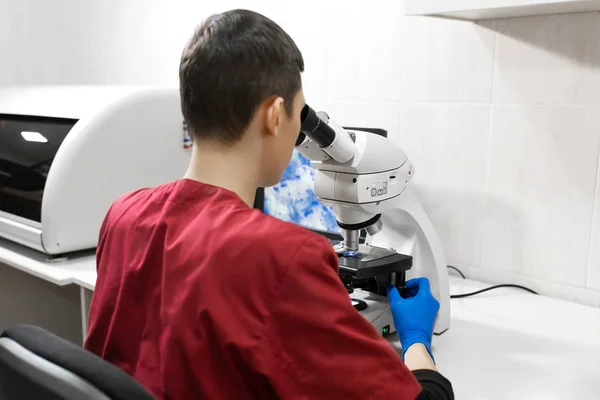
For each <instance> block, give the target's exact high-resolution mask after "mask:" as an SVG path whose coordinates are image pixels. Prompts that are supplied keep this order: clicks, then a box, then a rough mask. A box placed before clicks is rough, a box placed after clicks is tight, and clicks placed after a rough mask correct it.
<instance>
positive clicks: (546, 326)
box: [433, 277, 600, 400]
mask: <svg viewBox="0 0 600 400" xmlns="http://www.w3.org/2000/svg"><path fill="white" fill-rule="evenodd" d="M487 286H490V285H488V284H485V283H480V282H474V281H469V280H462V279H460V278H455V277H451V278H450V293H451V294H458V293H465V292H472V291H474V290H478V289H482V288H484V287H487ZM451 305H452V311H451V312H452V319H451V327H450V329H449V330H448V331H447V332H446V333H444V334H443V335H441V336H439V337H435V338H434V343H433V351H434V356H435V357H436V362H437V366H438V368H439V370H440V372H441V373H442V374H444V375H445V376H446V377H447V378H448V379H450V381H451V382H452V384H453V386H454V391H455V395H456V399H457V400H496V399H497V400H508V399H519V400H534V399H535V400H538V399H539V400H542V399H543V400H554V399H556V400H558V399H560V400H576V399H600V309H598V308H593V307H588V306H583V305H579V304H575V303H570V302H566V301H562V300H557V299H553V298H549V297H544V296H536V295H533V294H530V293H527V292H524V291H520V290H518V289H497V290H493V291H490V292H487V293H483V294H480V295H477V296H474V297H468V298H465V299H453V300H452V303H451Z"/></svg>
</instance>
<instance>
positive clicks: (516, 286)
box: [450, 284, 539, 299]
mask: <svg viewBox="0 0 600 400" xmlns="http://www.w3.org/2000/svg"><path fill="white" fill-rule="evenodd" d="M504 287H511V288H517V289H523V290H526V291H528V292H529V293H533V294H539V293H538V292H536V291H535V290H532V289H529V288H527V287H525V286H521V285H510V284H505V285H495V286H490V287H488V288H485V289H481V290H478V291H476V292H471V293H462V294H453V295H451V296H450V298H451V299H462V298H463V297H469V296H475V295H476V294H480V293H484V292H487V291H488V290H493V289H499V288H504Z"/></svg>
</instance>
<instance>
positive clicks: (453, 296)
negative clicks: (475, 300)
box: [448, 265, 539, 299]
mask: <svg viewBox="0 0 600 400" xmlns="http://www.w3.org/2000/svg"><path fill="white" fill-rule="evenodd" d="M448 268H449V269H453V270H454V271H456V272H458V273H459V274H460V276H462V278H463V279H467V278H466V277H465V274H463V273H462V271H461V270H460V269H458V268H456V267H453V266H452V265H448ZM504 287H510V288H517V289H523V290H526V291H528V292H529V293H533V294H539V293H538V292H536V291H535V290H531V289H529V288H528V287H525V286H521V285H511V284H504V285H496V286H490V287H488V288H485V289H481V290H478V291H476V292H471V293H462V294H453V295H451V296H450V298H451V299H462V298H464V297H469V296H475V295H476V294H481V293H484V292H487V291H489V290H493V289H499V288H504Z"/></svg>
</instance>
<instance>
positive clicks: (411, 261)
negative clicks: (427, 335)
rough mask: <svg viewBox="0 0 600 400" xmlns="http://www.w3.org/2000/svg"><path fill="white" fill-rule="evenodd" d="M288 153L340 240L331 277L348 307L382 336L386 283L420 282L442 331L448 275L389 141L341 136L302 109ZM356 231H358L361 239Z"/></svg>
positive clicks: (406, 166)
mask: <svg viewBox="0 0 600 400" xmlns="http://www.w3.org/2000/svg"><path fill="white" fill-rule="evenodd" d="M301 121H302V124H301V130H300V135H299V136H298V140H297V141H296V149H297V150H298V151H299V152H300V153H301V154H302V155H304V156H305V157H307V158H308V159H309V160H311V164H312V166H313V167H314V168H315V179H314V185H315V195H316V196H317V198H318V199H319V201H320V202H321V203H323V204H324V205H326V206H329V207H331V208H332V209H333V212H334V214H335V216H336V220H337V223H338V225H339V226H340V228H341V231H342V237H343V241H342V242H341V243H340V244H339V245H336V246H335V250H336V252H337V254H338V259H339V274H340V277H341V279H342V281H343V282H344V284H345V285H346V287H347V288H348V293H349V295H350V298H351V301H352V304H353V305H354V306H355V308H356V309H357V310H358V311H359V312H360V313H361V314H362V315H363V316H364V317H365V318H367V319H368V320H369V321H370V322H371V323H372V324H373V325H374V326H375V328H376V329H377V330H378V331H379V332H380V333H381V334H382V335H388V334H391V333H393V332H395V328H394V323H393V319H392V315H391V310H390V306H389V301H388V300H387V297H386V292H387V291H386V287H387V285H388V284H393V285H395V286H396V287H397V288H398V289H399V290H400V293H401V295H403V293H404V288H405V286H404V285H405V281H406V279H409V278H413V277H426V278H428V279H429V281H430V283H431V292H432V294H433V295H434V296H435V298H436V299H437V300H438V301H439V302H440V309H439V312H438V317H437V320H436V324H435V328H434V333H435V334H438V335H439V334H442V333H443V332H445V331H446V330H447V329H448V328H449V326H450V293H449V287H448V270H447V266H446V261H445V258H444V253H443V251H442V247H441V244H440V241H439V238H438V236H437V234H436V232H435V230H434V228H433V225H432V223H431V221H430V219H429V217H428V216H427V214H426V213H425V211H424V210H423V208H422V207H421V205H420V203H419V202H418V200H417V198H416V197H415V194H414V192H413V191H412V188H411V187H410V186H409V182H410V181H411V179H412V178H413V176H414V174H415V169H414V166H413V164H412V163H411V162H410V161H409V160H408V157H407V156H406V154H404V152H403V151H402V150H401V149H400V148H399V147H398V146H397V145H396V144H395V143H394V142H392V141H391V140H388V139H387V138H386V137H384V136H382V135H379V134H377V133H374V132H373V131H371V130H368V129H354V128H348V129H344V128H342V127H341V126H339V125H337V124H336V123H335V122H334V121H332V120H331V119H330V118H329V116H328V115H327V114H326V113H324V112H315V111H314V110H313V109H312V108H310V107H309V106H308V105H305V106H304V108H303V109H302V112H301ZM361 232H366V235H365V237H364V240H363V239H361V236H362V235H361Z"/></svg>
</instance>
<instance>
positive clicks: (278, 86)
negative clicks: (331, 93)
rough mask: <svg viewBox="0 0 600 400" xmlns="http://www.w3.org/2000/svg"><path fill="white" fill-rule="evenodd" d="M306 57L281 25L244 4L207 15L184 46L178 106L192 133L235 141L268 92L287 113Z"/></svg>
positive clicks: (210, 138) (297, 86)
mask: <svg viewBox="0 0 600 400" xmlns="http://www.w3.org/2000/svg"><path fill="white" fill-rule="evenodd" d="M303 71H304V60H303V59H302V54H301V53H300V50H299V49H298V47H297V46H296V44H295V43H294V41H293V40H292V39H291V38H290V36H289V35H288V34H287V33H285V31H284V30H283V29H282V28H281V27H280V26H279V25H277V24H276V23H275V22H273V21H272V20H270V19H269V18H267V17H265V16H263V15H261V14H258V13H256V12H253V11H248V10H232V11H227V12H225V13H222V14H217V15H213V16H211V17H209V18H208V19H207V20H206V21H204V22H203V23H202V24H201V25H200V26H199V27H198V29H197V30H196V32H195V34H194V35H193V37H192V38H191V40H190V41H189V43H188V44H187V46H186V47H185V49H184V51H183V55H182V58H181V64H180V69H179V78H180V93H181V108H182V112H183V116H184V118H185V120H186V122H187V124H188V127H189V128H190V131H191V132H192V133H193V136H194V138H195V139H202V140H204V139H209V140H217V141H219V142H221V143H225V144H227V143H235V142H236V141H238V140H239V139H240V138H241V136H242V135H243V133H244V130H245V129H246V127H247V126H248V124H249V123H250V121H251V119H252V117H253V116H254V113H255V111H256V109H257V108H258V107H259V106H260V104H261V103H262V102H263V101H264V100H265V99H266V98H268V97H269V96H278V97H282V98H283V99H284V104H285V108H286V111H287V112H288V113H290V114H291V112H292V108H291V107H292V104H293V99H294V96H295V95H296V93H298V91H299V90H300V89H301V87H302V81H301V72H303Z"/></svg>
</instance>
